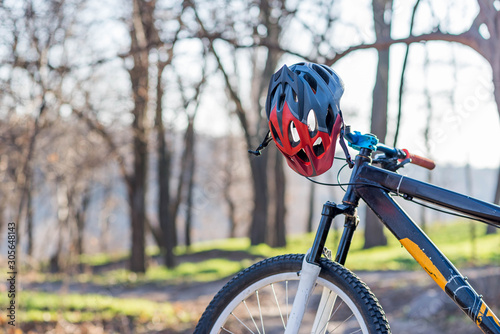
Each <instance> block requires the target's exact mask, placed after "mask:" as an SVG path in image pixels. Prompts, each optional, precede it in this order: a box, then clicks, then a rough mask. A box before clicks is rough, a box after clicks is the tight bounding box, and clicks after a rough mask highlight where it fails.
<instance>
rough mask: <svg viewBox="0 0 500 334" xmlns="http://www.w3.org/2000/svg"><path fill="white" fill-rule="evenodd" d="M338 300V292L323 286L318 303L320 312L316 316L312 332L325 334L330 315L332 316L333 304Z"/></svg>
mask: <svg viewBox="0 0 500 334" xmlns="http://www.w3.org/2000/svg"><path fill="white" fill-rule="evenodd" d="M336 300H337V294H336V293H335V292H333V291H332V290H330V289H327V288H323V293H322V294H321V300H320V302H319V305H318V312H317V313H316V317H315V318H314V324H313V327H312V331H311V333H314V334H324V333H325V332H326V326H327V325H328V321H330V317H331V316H332V311H333V306H334V305H335V301H336Z"/></svg>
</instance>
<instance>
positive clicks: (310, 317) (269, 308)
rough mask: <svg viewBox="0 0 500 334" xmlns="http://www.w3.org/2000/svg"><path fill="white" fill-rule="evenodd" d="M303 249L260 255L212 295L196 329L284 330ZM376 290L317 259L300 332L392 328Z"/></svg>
mask: <svg viewBox="0 0 500 334" xmlns="http://www.w3.org/2000/svg"><path fill="white" fill-rule="evenodd" d="M303 259H304V255H303V254H295V255H282V256H278V257H274V258H270V259H267V260H263V261H261V262H259V263H256V264H254V265H253V266H251V267H249V268H247V269H245V270H243V271H241V272H240V273H239V274H238V275H236V276H235V277H234V278H233V279H231V281H229V282H228V283H227V284H226V285H225V286H224V287H223V288H222V289H221V290H220V291H219V292H218V293H217V295H216V296H215V297H214V299H213V300H212V301H211V303H210V304H209V305H208V307H207V309H206V310H205V312H204V313H203V315H202V317H201V319H200V321H199V323H198V325H197V326H196V329H195V334H205V333H207V334H208V333H210V334H216V333H266V334H273V333H284V332H285V328H286V324H287V321H288V317H289V314H290V311H291V309H292V304H293V300H294V296H295V294H296V291H297V286H298V283H299V279H300V270H301V267H302V261H303ZM390 332H391V331H390V328H389V323H388V322H387V319H386V317H385V314H384V311H383V310H382V307H381V306H380V304H379V302H378V300H377V298H376V297H375V295H374V294H373V293H372V292H371V291H370V289H369V288H368V286H366V284H364V283H363V282H361V281H360V280H359V278H358V277H357V276H356V275H354V274H353V273H352V272H351V271H349V270H348V269H346V268H344V267H343V266H341V265H339V264H338V263H335V262H331V261H329V260H327V259H322V260H321V272H320V274H319V277H318V280H317V282H316V286H315V288H314V291H313V294H312V295H311V297H310V298H309V301H308V305H307V307H306V313H305V315H304V318H303V320H302V324H301V327H300V333H321V334H325V333H363V334H374V333H390Z"/></svg>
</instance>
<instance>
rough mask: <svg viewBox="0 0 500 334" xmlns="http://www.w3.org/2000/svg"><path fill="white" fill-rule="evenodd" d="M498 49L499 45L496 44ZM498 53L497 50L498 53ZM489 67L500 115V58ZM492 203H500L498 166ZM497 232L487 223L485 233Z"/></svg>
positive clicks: (494, 60) (493, 60)
mask: <svg viewBox="0 0 500 334" xmlns="http://www.w3.org/2000/svg"><path fill="white" fill-rule="evenodd" d="M497 47H498V48H499V49H500V46H497ZM499 53H500V51H499V52H497V53H496V54H497V55H498V54H499ZM490 64H491V69H492V70H493V88H494V90H493V95H494V96H495V102H496V103H497V109H498V115H499V117H500V59H499V57H498V56H497V57H496V59H491V60H490ZM493 203H495V204H500V167H498V176H497V186H496V190H495V197H494V198H493ZM493 233H497V228H496V227H494V226H491V225H488V227H487V228H486V234H493Z"/></svg>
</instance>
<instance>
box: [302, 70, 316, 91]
mask: <svg viewBox="0 0 500 334" xmlns="http://www.w3.org/2000/svg"><path fill="white" fill-rule="evenodd" d="M304 80H305V81H307V83H308V84H309V86H310V87H311V89H312V90H313V92H314V94H316V90H317V89H318V83H317V82H316V80H315V79H314V78H313V77H312V76H311V75H310V74H309V73H305V74H304Z"/></svg>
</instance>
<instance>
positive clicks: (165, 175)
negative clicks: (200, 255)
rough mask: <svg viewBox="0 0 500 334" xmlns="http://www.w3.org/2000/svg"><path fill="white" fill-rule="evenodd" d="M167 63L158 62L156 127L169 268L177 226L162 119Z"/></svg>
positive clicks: (160, 217)
mask: <svg viewBox="0 0 500 334" xmlns="http://www.w3.org/2000/svg"><path fill="white" fill-rule="evenodd" d="M165 66H166V63H159V64H158V74H157V80H156V116H155V128H156V138H157V150H156V152H157V155H158V157H157V158H158V165H157V173H158V221H159V224H160V229H161V232H162V238H163V241H162V246H161V250H162V255H163V261H164V264H165V266H166V267H167V268H173V267H175V265H176V263H175V255H174V247H175V244H176V239H177V238H176V235H177V228H176V224H175V220H172V219H170V207H171V200H170V175H171V170H172V169H171V152H170V149H169V147H168V145H167V141H166V138H165V126H164V125H163V119H162V115H163V113H162V111H163V107H162V101H163V95H164V90H163V83H162V74H163V71H164V69H165Z"/></svg>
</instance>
